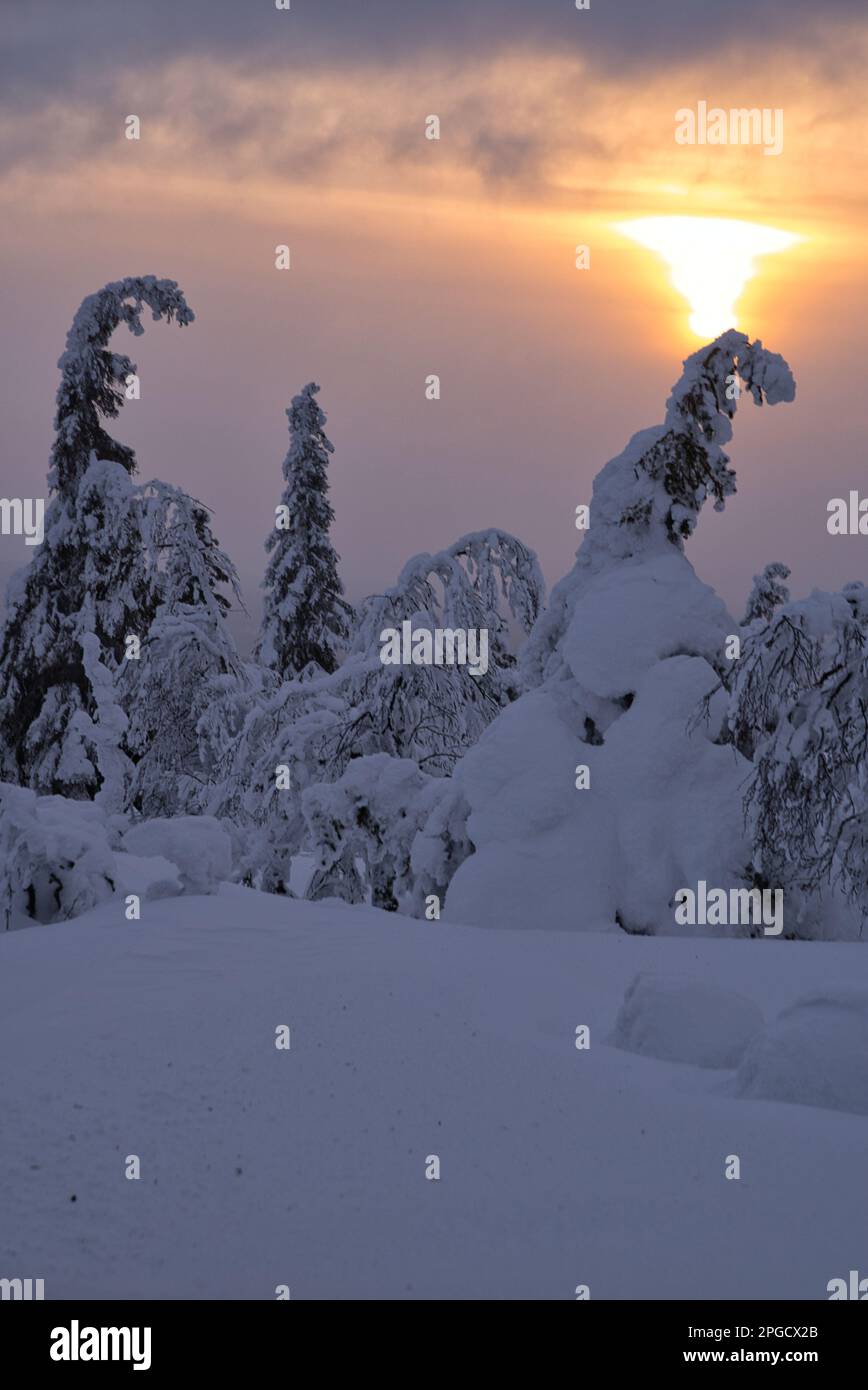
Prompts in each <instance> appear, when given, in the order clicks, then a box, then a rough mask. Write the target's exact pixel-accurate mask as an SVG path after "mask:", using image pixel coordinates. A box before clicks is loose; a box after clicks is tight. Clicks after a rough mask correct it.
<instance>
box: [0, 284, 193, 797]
mask: <svg viewBox="0 0 868 1390" xmlns="http://www.w3.org/2000/svg"><path fill="white" fill-rule="evenodd" d="M146 307H147V308H149V309H150V310H151V313H152V316H153V318H154V319H160V318H164V319H166V321H167V322H172V321H175V322H177V323H179V324H181V325H185V324H188V323H190V322H191V321H192V319H193V314H192V311H191V310H190V309H189V308H188V306H187V304H186V301H185V299H184V296H183V294H182V293H181V291H180V290H179V289H178V286H177V285H176V283H175V282H174V281H173V280H157V279H155V277H154V276H143V277H139V278H130V279H126V280H120V281H117V282H115V283H113V284H110V285H106V286H105V287H104V288H103V289H102V290H100V291H99V292H98V293H96V294H94V295H90V296H89V297H88V298H87V299H85V300H84V302H83V303H82V305H81V307H80V308H79V310H78V312H77V313H76V315H75V318H74V320H73V323H72V327H71V328H70V331H69V334H68V336H67V343H66V350H65V352H64V353H63V356H62V357H61V358H60V361H59V363H58V365H59V367H60V371H61V380H60V386H59V388H58V392H57V414H56V419H55V429H56V435H55V440H54V444H53V447H52V451H51V463H50V470H49V478H48V481H49V488H50V490H51V492H52V494H53V495H52V498H51V501H50V503H49V506H48V508H47V510H46V517H45V531H44V539H43V542H42V545H41V546H40V547H39V550H38V551H37V553H36V555H35V557H34V559H33V560H32V561H31V563H30V565H29V566H28V567H27V568H26V569H25V570H23V571H20V572H19V573H18V574H17V575H15V576H14V577H13V580H12V582H11V583H10V587H9V592H8V601H7V613H6V618H5V622H4V625H3V630H2V634H0V755H2V767H3V775H4V776H6V777H8V778H10V779H11V780H13V781H16V782H20V783H22V784H23V785H27V786H31V787H34V788H36V789H38V790H39V791H42V792H67V793H69V794H70V795H72V796H78V797H81V796H89V795H92V794H93V793H94V792H95V791H96V790H97V788H98V786H99V780H100V779H99V773H98V770H97V768H96V766H95V765H94V763H93V762H92V760H91V759H89V758H88V757H86V756H83V757H82V756H80V751H81V748H80V739H79V737H78V735H77V734H76V733H75V731H74V730H70V721H71V719H72V717H73V715H74V714H75V712H76V711H77V710H84V712H85V713H86V714H88V715H89V716H90V717H91V718H92V717H93V715H94V713H95V700H94V694H93V691H92V690H91V688H90V682H89V680H88V676H87V673H86V670H85V667H84V662H83V654H82V653H83V648H82V640H81V639H82V637H83V636H84V635H86V633H87V632H88V631H92V632H93V635H94V636H95V637H96V639H97V642H98V650H99V652H100V654H101V655H100V660H101V661H103V662H107V663H108V664H109V667H111V665H112V663H115V662H117V661H119V660H120V658H121V656H122V653H123V649H124V640H125V636H126V634H127V632H128V631H130V630H132V631H141V630H142V629H143V628H144V629H146V628H147V627H148V625H149V623H150V621H151V618H152V617H153V615H154V613H155V612H156V608H157V606H158V604H159V602H160V599H161V595H160V592H159V588H160V586H159V581H158V577H157V572H156V570H155V568H154V564H153V561H154V556H153V555H150V554H149V553H148V552H147V547H146V545H143V540H142V536H143V507H142V499H141V497H140V495H139V494H138V492H137V490H136V488H135V486H134V484H133V483H132V481H131V476H130V475H131V474H132V473H133V472H134V470H135V466H136V465H135V456H134V454H133V451H132V450H131V449H129V448H127V447H126V446H125V445H122V444H120V443H118V442H117V441H116V440H114V439H112V438H111V436H110V435H109V434H108V433H107V432H106V430H105V429H104V428H103V425H102V420H103V419H105V418H111V417H114V416H116V415H117V414H118V412H119V409H120V406H121V405H122V404H123V401H124V399H125V397H124V384H125V382H126V379H127V377H128V376H129V375H130V374H131V373H134V372H135V365H134V363H133V362H131V361H130V359H129V358H128V357H126V356H125V355H123V354H119V353H116V352H113V351H112V350H111V349H110V347H109V340H110V339H111V336H112V334H113V332H114V331H115V329H116V328H117V327H118V326H119V325H120V324H122V323H123V324H126V326H127V328H128V329H129V330H130V332H132V333H133V334H134V335H136V336H138V335H139V334H141V333H142V332H143V328H142V322H141V319H142V314H143V312H144V310H145V308H146ZM68 733H69V734H70V735H71V738H70V740H67V734H68Z"/></svg>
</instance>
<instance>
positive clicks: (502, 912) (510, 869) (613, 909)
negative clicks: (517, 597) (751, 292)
mask: <svg viewBox="0 0 868 1390" xmlns="http://www.w3.org/2000/svg"><path fill="white" fill-rule="evenodd" d="M734 380H735V381H738V382H740V383H741V384H742V386H743V387H744V388H745V389H743V390H740V391H739V392H733V391H732V390H731V389H730V388H731V385H732V383H733V381H734ZM794 395H795V383H794V381H793V378H792V375H791V373H790V370H789V368H788V366H787V364H786V363H785V362H784V361H783V359H782V358H781V357H779V356H778V355H777V354H775V353H771V352H768V351H767V350H766V349H765V348H763V346H762V344H761V343H759V342H751V341H749V339H748V338H747V337H746V336H745V335H744V334H742V333H737V332H735V331H731V332H727V333H724V334H722V335H721V337H720V338H718V339H717V340H716V341H715V342H713V343H711V344H709V345H707V346H705V347H703V348H701V349H700V350H699V351H698V352H696V353H694V354H692V355H691V356H690V357H689V358H688V359H687V360H686V361H685V363H684V368H683V372H682V375H681V377H680V379H679V381H678V382H677V383H676V385H675V387H674V388H673V390H672V393H671V395H670V397H669V400H668V402H667V405H666V411H665V418H664V420H663V423H662V424H661V425H659V426H656V427H653V428H651V429H644V430H641V431H640V432H639V433H638V434H636V435H634V436H633V438H632V439H631V440H630V441H629V442H628V444H627V446H626V448H625V449H624V450H623V451H622V453H620V454H619V455H618V456H617V457H616V458H614V459H612V460H611V461H610V462H609V463H607V464H606V465H605V467H604V468H603V469H602V470H601V472H600V473H599V474H598V475H597V477H596V479H595V481H594V487H593V494H592V498H591V503H590V525H589V528H588V529H587V531H586V533H585V535H584V538H583V541H582V544H581V547H580V549H579V552H578V554H577V557H576V563H575V565H574V567H573V569H572V571H571V572H570V573H569V574H568V575H567V576H566V577H565V578H564V579H562V580H561V582H560V583H559V584H558V585H557V586H556V587H555V589H554V591H553V593H552V595H551V599H550V603H549V607H548V609H547V610H546V612H545V613H543V615H542V616H541V617H540V619H539V620H538V622H537V623H536V624H535V626H534V629H533V631H532V633H531V635H530V638H529V639H528V642H527V643H526V645H525V647H524V649H523V651H522V653H521V656H520V660H519V668H520V671H521V673H522V675H523V677H524V681H525V693H524V694H522V696H521V697H520V699H518V700H516V701H514V702H512V703H510V704H508V705H507V706H506V707H505V708H504V709H503V710H501V712H500V713H499V714H498V716H497V718H496V719H495V720H494V721H493V722H492V723H491V724H490V725H489V726H488V728H487V729H486V731H485V736H484V737H483V738H482V739H480V740H479V741H478V742H477V743H476V744H475V745H474V746H473V747H472V748H470V750H469V751H468V752H467V753H466V754H465V755H464V757H463V758H462V759H461V760H460V761H459V763H458V764H457V766H456V767H455V770H454V773H453V778H454V781H455V783H456V786H457V788H458V789H459V790H460V791H461V792H462V794H463V797H464V801H465V802H466V805H467V808H468V817H467V828H468V832H469V833H470V836H471V838H472V841H473V853H472V854H470V855H469V856H468V857H467V858H466V859H465V860H463V861H462V863H461V864H460V865H459V867H458V869H457V872H456V873H455V875H454V877H453V878H452V880H451V882H450V884H449V889H448V892H447V896H446V904H445V906H446V910H447V912H448V915H449V916H450V917H452V918H454V919H456V920H458V921H462V922H472V923H477V924H480V925H485V924H488V923H491V924H493V925H494V924H496V925H498V926H503V925H515V926H522V927H526V926H528V925H534V924H536V923H537V922H538V921H539V919H540V914H539V904H540V903H543V902H544V903H545V909H546V910H545V919H544V920H545V924H546V925H547V926H549V927H557V928H572V929H578V930H581V929H586V930H587V929H591V930H593V929H597V930H609V931H611V930H617V929H618V928H619V927H620V928H622V929H623V930H625V931H628V932H632V933H653V932H660V931H667V930H668V931H675V930H678V929H679V927H678V924H677V923H676V920H675V916H674V909H673V898H674V895H675V893H676V892H678V890H679V889H681V888H683V887H685V886H689V885H690V884H693V885H694V886H695V885H696V884H697V883H698V881H699V880H700V879H702V880H706V881H707V882H708V883H709V884H714V885H721V886H725V887H730V886H732V887H741V886H743V885H744V886H747V885H749V884H750V882H751V879H750V874H751V870H750V859H751V843H750V836H749V834H748V833H746V830H745V825H744V818H743V813H742V795H743V792H744V784H745V781H746V778H747V776H748V775H749V773H750V764H749V763H748V762H747V761H746V760H745V759H744V757H742V755H741V754H740V753H738V752H736V751H735V750H734V749H733V748H732V747H731V746H730V745H729V743H728V742H727V740H726V736H725V733H724V732H723V725H724V722H725V716H726V710H727V704H728V700H727V695H726V691H725V690H724V689H722V688H721V689H718V691H717V694H716V696H715V697H714V699H713V700H712V702H711V704H710V707H709V723H708V725H704V724H703V725H702V727H699V728H698V727H696V726H695V725H694V726H692V727H691V725H690V720H691V716H692V715H693V714H694V712H695V710H696V708H697V706H698V705H699V703H700V702H701V700H702V699H703V697H704V696H707V695H708V693H709V692H710V691H711V690H712V689H713V687H715V686H719V685H720V682H721V680H722V678H723V676H724V674H725V672H726V670H727V668H731V667H732V665H733V660H732V657H731V654H730V653H729V652H728V647H729V643H728V638H729V636H730V635H731V634H735V633H738V632H739V625H738V623H737V622H736V620H735V619H734V618H733V617H732V615H731V614H729V613H728V612H727V610H726V607H725V606H724V604H723V603H722V602H721V600H720V599H719V598H718V597H717V596H716V595H715V594H714V593H713V591H712V590H711V589H710V588H709V587H708V586H707V585H705V584H703V583H702V582H701V581H700V580H699V579H698V578H697V576H696V574H695V573H694V571H693V568H692V566H691V565H690V563H689V561H688V559H687V557H686V555H685V553H684V551H685V543H686V541H687V539H688V537H689V536H690V535H691V534H692V532H693V530H694V529H695V526H696V524H697V521H698V518H699V513H700V511H701V509H702V507H703V505H704V503H705V502H706V501H708V500H709V499H710V500H711V501H712V502H713V503H714V506H715V508H716V509H717V510H720V509H722V508H723V507H724V505H725V502H726V499H727V498H728V497H729V496H730V495H731V494H732V493H733V492H734V491H735V474H734V472H733V470H732V468H731V467H730V464H729V459H728V456H727V454H726V452H725V445H726V444H727V443H728V441H729V439H730V438H731V435H732V419H733V416H734V414H735V411H736V408H737V405H738V403H739V397H740V399H741V400H742V401H743V400H745V399H746V398H747V397H748V396H750V397H751V398H752V399H753V401H754V402H755V403H756V404H758V405H762V404H764V403H766V402H768V403H769V404H774V403H775V402H778V401H789V400H792V399H793V397H794ZM682 930H683V928H682ZM691 930H695V928H692V929H691Z"/></svg>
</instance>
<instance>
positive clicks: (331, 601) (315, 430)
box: [255, 382, 353, 680]
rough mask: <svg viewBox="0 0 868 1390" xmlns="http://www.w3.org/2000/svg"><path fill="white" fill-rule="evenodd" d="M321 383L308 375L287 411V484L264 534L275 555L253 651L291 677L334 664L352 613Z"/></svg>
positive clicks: (259, 657)
mask: <svg viewBox="0 0 868 1390" xmlns="http://www.w3.org/2000/svg"><path fill="white" fill-rule="evenodd" d="M319 389H320V388H319V386H317V385H316V383H315V382H310V383H309V385H307V386H305V387H304V389H303V390H302V391H301V392H300V393H299V395H297V396H295V397H293V401H292V405H291V406H290V407H289V409H288V410H287V412H286V414H287V416H288V418H289V433H290V446H289V452H288V453H287V455H286V458H285V459H284V462H283V476H284V478H285V480H286V486H285V488H284V490H283V494H282V496H281V500H280V505H279V506H278V508H277V509H276V513H275V526H274V529H273V530H272V531H271V532H270V534H269V537H268V540H267V541H266V550H267V551H268V552H269V553H270V555H271V558H270V560H269V562H268V567H267V570H266V574H265V580H264V582H263V588H264V590H265V600H264V605H263V617H262V629H261V633H260V637H259V642H258V644H257V648H256V653H255V655H256V658H257V660H259V661H260V662H261V663H262V664H263V665H264V666H267V667H269V668H270V669H271V670H273V671H277V672H278V673H279V674H280V675H281V676H283V677H284V678H285V679H287V680H291V679H293V678H294V677H296V676H300V675H301V674H302V672H304V671H306V670H308V668H310V667H311V666H313V669H314V670H315V671H316V670H319V671H323V672H325V673H327V674H328V673H329V672H331V671H334V670H335V668H336V667H337V665H338V659H339V654H340V651H341V649H342V647H343V645H344V644H345V643H346V641H347V639H348V637H349V633H350V624H351V622H352V617H353V610H352V608H351V607H350V605H349V604H348V603H347V601H346V599H345V598H344V597H343V585H342V583H341V580H340V576H339V574H338V557H337V555H336V553H335V550H334V547H333V546H332V543H331V540H330V537H329V530H330V528H331V523H332V521H333V519H334V510H333V508H332V505H331V503H330V502H329V500H328V488H329V484H328V461H329V454H332V453H334V448H333V446H332V444H331V442H330V440H329V439H328V438H327V436H326V433H325V424H326V417H325V415H324V413H323V411H322V408H321V407H320V404H319V402H318V401H317V399H316V395H317V392H318V391H319Z"/></svg>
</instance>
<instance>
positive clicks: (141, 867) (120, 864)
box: [115, 852, 184, 902]
mask: <svg viewBox="0 0 868 1390" xmlns="http://www.w3.org/2000/svg"><path fill="white" fill-rule="evenodd" d="M115 868H116V871H117V873H116V880H115V881H116V883H117V887H118V892H120V893H123V895H124V896H125V897H126V895H127V894H128V893H135V894H137V896H138V897H139V898H140V899H141V900H142V902H154V901H155V900H156V899H158V898H176V897H177V896H178V895H179V893H183V891H184V885H183V883H182V882H181V875H180V872H179V870H178V867H177V865H175V864H173V863H172V861H171V860H170V859H166V858H165V857H164V856H163V855H161V854H151V855H144V854H124V853H120V852H118V853H116V854H115Z"/></svg>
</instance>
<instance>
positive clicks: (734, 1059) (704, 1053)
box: [608, 974, 763, 1067]
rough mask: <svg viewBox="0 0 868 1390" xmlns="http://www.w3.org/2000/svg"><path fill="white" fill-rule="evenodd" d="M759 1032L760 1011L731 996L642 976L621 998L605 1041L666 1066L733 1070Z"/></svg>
mask: <svg viewBox="0 0 868 1390" xmlns="http://www.w3.org/2000/svg"><path fill="white" fill-rule="evenodd" d="M762 1028H763V1016H762V1011H761V1010H760V1009H759V1008H758V1007H757V1005H756V1004H754V1002H753V1000H751V999H745V998H744V997H743V996H742V995H740V994H736V993H734V992H733V991H732V990H728V989H721V988H719V986H717V985H712V984H707V983H705V982H704V981H700V980H690V979H683V978H681V977H679V976H671V975H650V974H641V975H637V976H636V978H635V979H634V980H633V982H632V984H631V985H630V986H629V987H628V989H627V992H626V994H625V995H624V1002H623V1004H622V1005H621V1008H620V1011H619V1013H618V1017H617V1019H616V1020H615V1027H614V1030H613V1033H612V1036H611V1038H610V1039H608V1041H609V1043H610V1044H611V1046H612V1047H620V1048H623V1049H624V1050H625V1051H626V1052H639V1053H641V1054H642V1056H643V1057H659V1058H660V1059H661V1060H662V1061H664V1062H688V1063H690V1065H691V1066H694V1067H737V1066H738V1064H739V1062H740V1061H741V1059H742V1057H743V1056H744V1053H745V1050H746V1048H747V1047H748V1045H749V1044H750V1043H751V1042H752V1041H753V1039H754V1038H755V1037H757V1036H758V1034H760V1033H761V1032H762Z"/></svg>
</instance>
